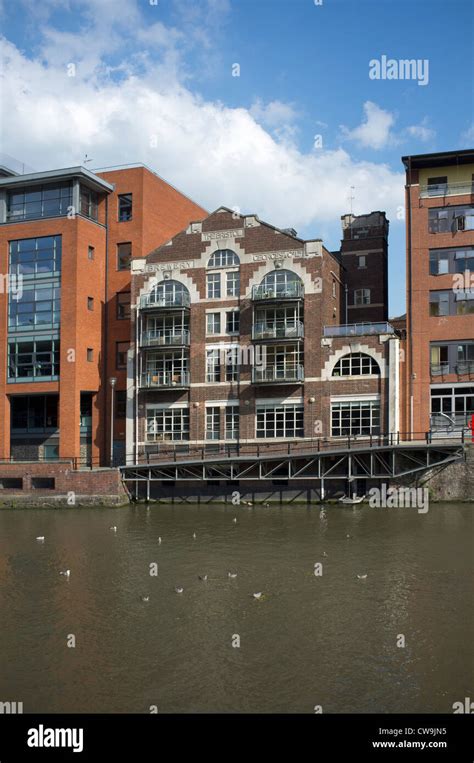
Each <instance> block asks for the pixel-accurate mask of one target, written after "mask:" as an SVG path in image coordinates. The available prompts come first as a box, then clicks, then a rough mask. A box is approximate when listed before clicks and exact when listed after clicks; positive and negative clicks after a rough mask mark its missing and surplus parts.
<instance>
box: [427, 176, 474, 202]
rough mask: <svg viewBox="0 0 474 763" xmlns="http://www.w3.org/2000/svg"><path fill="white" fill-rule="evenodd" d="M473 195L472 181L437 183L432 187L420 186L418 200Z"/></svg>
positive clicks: (473, 186)
mask: <svg viewBox="0 0 474 763" xmlns="http://www.w3.org/2000/svg"><path fill="white" fill-rule="evenodd" d="M472 193H474V184H473V182H472V180H466V181H465V182H463V183H439V184H433V185H420V198H421V199H428V198H431V197H432V196H463V195H464V194H472Z"/></svg>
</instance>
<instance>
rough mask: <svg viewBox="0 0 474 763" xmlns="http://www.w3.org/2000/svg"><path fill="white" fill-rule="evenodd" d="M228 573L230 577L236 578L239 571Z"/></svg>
mask: <svg viewBox="0 0 474 763" xmlns="http://www.w3.org/2000/svg"><path fill="white" fill-rule="evenodd" d="M227 575H228V577H229V578H236V577H237V573H236V572H228V573H227Z"/></svg>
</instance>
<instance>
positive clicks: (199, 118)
mask: <svg viewBox="0 0 474 763" xmlns="http://www.w3.org/2000/svg"><path fill="white" fill-rule="evenodd" d="M1 13H2V16H1V21H2V29H3V35H4V39H3V43H2V48H3V52H2V70H3V79H2V97H3V99H4V104H5V103H8V104H9V108H8V112H7V110H6V109H5V107H4V108H3V113H2V117H1V122H0V131H1V132H0V135H1V151H2V152H4V155H7V156H11V157H14V158H15V159H17V160H19V161H21V162H25V163H26V164H27V165H29V166H31V167H33V168H34V169H38V170H41V169H46V168H53V167H59V166H67V165H72V164H78V163H81V161H82V160H83V158H84V156H85V154H87V155H88V157H91V158H92V162H91V163H90V164H88V166H89V167H90V168H94V167H101V166H106V165H117V164H125V163H129V162H144V163H146V164H148V165H149V166H150V167H151V168H152V169H154V170H155V171H157V172H158V173H159V174H160V175H162V176H163V177H165V178H166V179H167V180H169V181H170V182H172V183H174V184H175V185H177V187H179V188H180V189H181V190H183V191H184V192H186V193H188V194H189V195H190V196H192V197H193V198H195V199H196V200H197V201H199V202H200V203H202V204H203V205H204V206H206V207H207V208H208V209H210V210H211V209H214V208H215V207H217V206H220V205H221V204H224V205H226V206H230V207H234V206H235V207H238V208H239V209H240V210H241V211H242V212H256V213H257V214H259V215H260V217H261V218H262V219H265V220H267V221H268V222H271V223H272V224H275V225H277V226H281V227H288V226H291V227H295V228H296V229H297V231H298V233H299V234H300V235H301V236H304V237H308V238H316V237H322V238H323V239H324V241H325V244H326V245H327V246H328V247H329V248H337V247H338V245H339V239H340V222H339V218H340V215H341V214H343V213H344V212H347V211H349V207H350V202H349V197H350V196H351V195H353V197H354V199H353V202H352V203H353V208H354V211H355V213H356V214H360V213H362V212H366V211H371V210H372V209H384V210H386V211H387V214H388V216H389V218H390V221H391V234H390V248H389V252H390V283H391V288H390V298H391V304H390V313H391V314H392V315H394V314H398V313H401V312H403V311H404V258H405V241H404V221H403V219H400V218H401V217H402V216H401V214H400V206H401V205H403V172H402V165H401V162H400V157H401V156H402V155H404V154H408V153H412V154H413V153H425V152H433V151H438V150H453V149H456V148H468V147H472V145H473V143H474V106H473V77H472V63H473V60H474V55H473V53H474V51H473V45H474V43H473V39H474V34H473V33H474V24H473V17H474V12H473V3H472V2H471V1H470V0H469V1H468V0H450V2H449V3H448V2H445V0H377V1H372V0H358V1H355V0H349V1H346V0H323V2H322V5H316V4H315V2H314V0H157V4H156V5H155V4H150V2H149V1H148V0H147V1H145V0H120V2H116V0H71V1H70V2H67V0H43V1H42V2H41V3H36V2H33V0H28V1H27V2H26V1H23V0H19V1H18V2H17V3H14V4H7V3H5V4H4V6H3V8H2V11H1ZM383 55H385V56H387V58H389V59H395V60H399V59H421V60H425V59H426V60H428V67H429V68H428V82H427V84H426V85H424V86H423V85H419V84H418V82H417V81H416V80H396V79H394V80H387V79H386V80H374V79H371V78H370V77H369V61H370V60H371V59H379V60H380V58H381V56H383ZM234 64H238V65H239V66H240V76H232V66H233V65H234ZM71 65H72V69H71ZM316 135H320V136H321V139H320V140H321V141H322V145H316V146H315V136H316ZM351 187H354V190H353V191H351V190H350V189H351Z"/></svg>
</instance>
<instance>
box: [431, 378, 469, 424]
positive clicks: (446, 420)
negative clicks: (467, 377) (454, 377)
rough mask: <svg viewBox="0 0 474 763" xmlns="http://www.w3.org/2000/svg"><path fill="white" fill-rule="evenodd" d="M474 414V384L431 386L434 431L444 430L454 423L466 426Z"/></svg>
mask: <svg viewBox="0 0 474 763" xmlns="http://www.w3.org/2000/svg"><path fill="white" fill-rule="evenodd" d="M473 414H474V387H473V386H469V385H460V386H456V387H447V386H443V387H432V388H431V428H432V429H433V430H434V431H437V430H443V429H446V427H447V426H448V427H449V426H451V427H452V425H454V426H458V427H461V426H464V427H465V426H467V425H468V423H469V420H470V418H471V416H472V415H473Z"/></svg>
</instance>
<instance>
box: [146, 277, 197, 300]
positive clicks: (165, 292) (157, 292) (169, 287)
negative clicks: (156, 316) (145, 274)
mask: <svg viewBox="0 0 474 763" xmlns="http://www.w3.org/2000/svg"><path fill="white" fill-rule="evenodd" d="M189 301H190V300H189V291H188V290H187V288H186V286H184V284H182V283H180V282H179V281H172V280H168V281H160V283H158V284H156V286H155V287H154V288H153V289H152V291H151V292H150V294H149V296H148V302H149V303H150V304H156V305H163V306H165V307H186V306H187V305H189Z"/></svg>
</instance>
